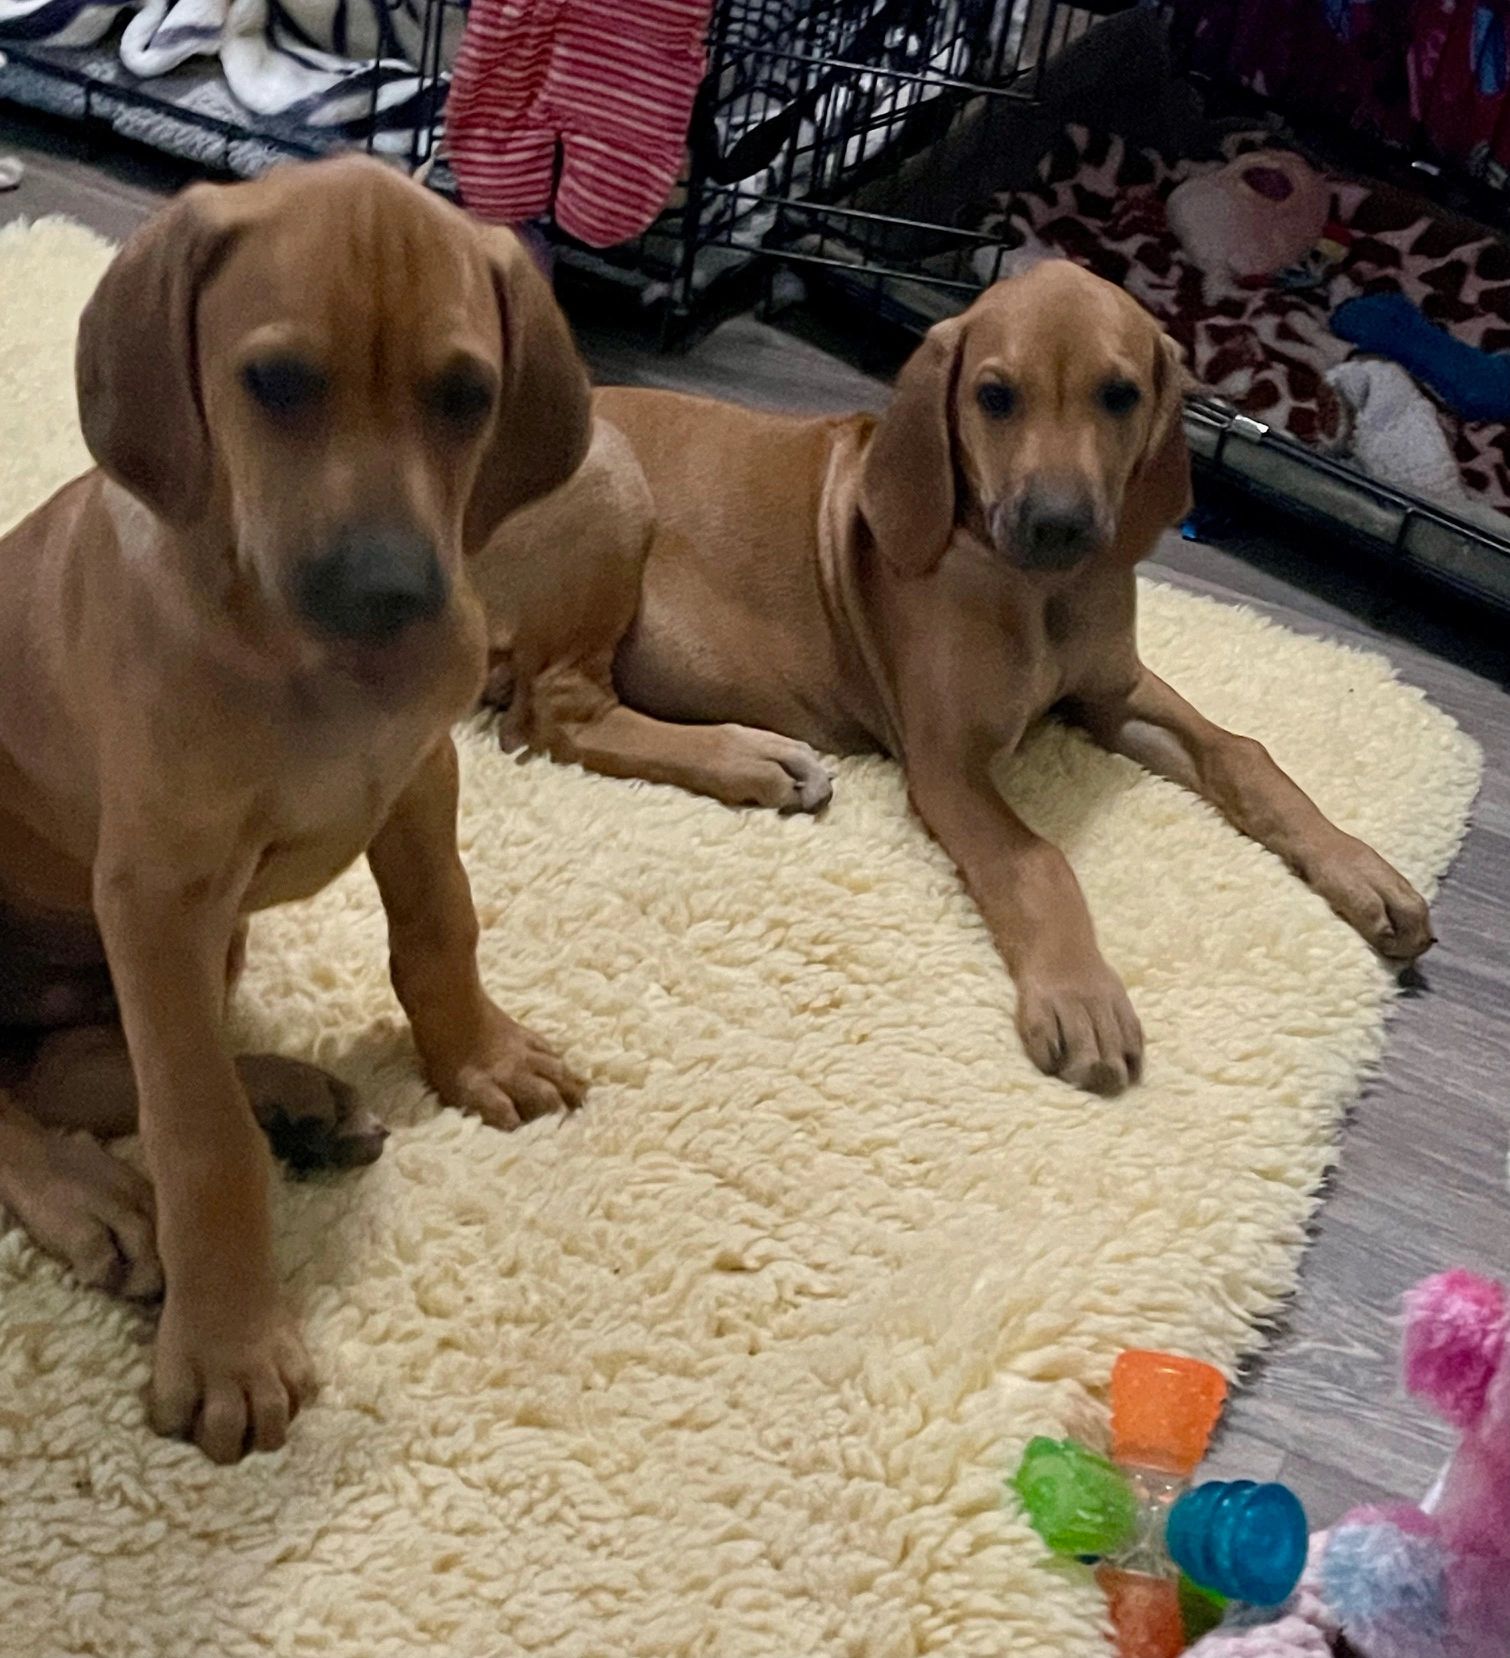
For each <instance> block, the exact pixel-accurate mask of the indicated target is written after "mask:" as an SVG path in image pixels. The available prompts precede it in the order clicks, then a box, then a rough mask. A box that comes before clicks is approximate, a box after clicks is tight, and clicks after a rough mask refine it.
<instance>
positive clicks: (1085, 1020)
mask: <svg viewBox="0 0 1510 1658" xmlns="http://www.w3.org/2000/svg"><path fill="white" fill-rule="evenodd" d="M1017 1029H1018V1031H1019V1032H1020V1033H1021V1036H1022V1043H1023V1046H1024V1047H1025V1048H1026V1049H1027V1051H1028V1057H1029V1058H1030V1059H1031V1060H1032V1061H1033V1063H1034V1064H1035V1065H1036V1066H1037V1067H1038V1069H1039V1070H1040V1071H1044V1072H1046V1073H1047V1074H1048V1075H1049V1076H1053V1077H1062V1078H1063V1079H1064V1081H1066V1082H1067V1083H1069V1084H1070V1085H1071V1086H1072V1087H1075V1088H1084V1089H1085V1090H1087V1092H1089V1093H1092V1094H1120V1093H1121V1092H1122V1090H1123V1089H1124V1088H1126V1087H1127V1085H1128V1084H1129V1083H1130V1082H1136V1081H1137V1080H1138V1074H1139V1072H1140V1071H1141V1069H1142V1064H1143V1027H1142V1025H1140V1024H1139V1022H1138V1016H1137V1014H1136V1013H1134V1012H1133V1005H1132V1003H1131V1002H1130V1001H1129V1000H1128V996H1127V991H1126V990H1125V989H1124V988H1123V985H1122V981H1121V980H1120V979H1119V978H1118V977H1117V975H1116V974H1115V973H1114V972H1113V971H1112V970H1111V968H1110V967H1108V966H1107V965H1106V963H1105V962H1104V961H1102V960H1100V959H1099V958H1097V959H1095V960H1093V961H1090V962H1087V963H1084V964H1079V965H1076V966H1075V967H1073V968H1065V967H1063V966H1059V967H1057V968H1047V969H1043V970H1039V971H1035V970H1034V969H1033V968H1032V967H1026V968H1024V969H1023V970H1022V971H1020V972H1019V974H1018V977H1017Z"/></svg>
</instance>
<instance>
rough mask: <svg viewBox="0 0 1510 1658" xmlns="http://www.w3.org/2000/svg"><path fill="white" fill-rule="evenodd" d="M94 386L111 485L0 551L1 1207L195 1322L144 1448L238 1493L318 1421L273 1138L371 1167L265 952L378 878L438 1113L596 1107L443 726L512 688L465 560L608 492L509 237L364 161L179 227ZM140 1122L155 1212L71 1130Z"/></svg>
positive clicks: (159, 234) (121, 280)
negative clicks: (5, 1059) (483, 849)
mask: <svg viewBox="0 0 1510 1658" xmlns="http://www.w3.org/2000/svg"><path fill="white" fill-rule="evenodd" d="M78 389H79V406H80V413H81V416H82V421H83V428H84V435H85V438H86V440H87V442H88V444H89V448H90V451H91V452H92V454H93V455H94V457H95V458H96V460H97V461H98V462H99V469H98V470H96V471H92V472H89V473H88V474H86V475H85V476H84V477H82V478H80V479H78V480H76V481H75V482H74V483H71V484H69V485H67V486H66V487H65V488H64V489H62V490H60V491H59V492H58V493H57V494H56V495H55V496H54V497H53V498H52V499H51V500H50V501H49V502H47V504H46V505H45V506H43V507H42V508H40V509H39V510H38V511H37V512H35V513H34V514H33V515H32V516H31V517H30V518H28V519H27V520H25V522H23V523H22V524H21V525H20V526H19V527H18V528H17V529H15V530H13V531H12V532H11V533H10V534H9V535H8V536H6V537H5V538H4V540H3V541H0V1027H3V1028H4V1030H5V1031H6V1032H7V1033H8V1036H9V1038H10V1040H9V1041H8V1042H7V1044H6V1046H7V1047H8V1048H9V1049H10V1050H11V1059H12V1073H13V1074H12V1075H11V1078H10V1084H11V1085H10V1088H9V1091H8V1092H0V1201H3V1203H4V1205H5V1207H6V1208H8V1209H9V1210H10V1211H11V1212H12V1213H13V1214H14V1215H15V1216H17V1217H18V1218H19V1219H20V1221H21V1223H22V1225H23V1226H25V1227H26V1229H27V1230H28V1231H29V1232H30V1234H31V1235H32V1237H33V1238H34V1239H35V1240H36V1242H37V1243H38V1244H40V1245H41V1246H42V1247H43V1248H44V1249H48V1250H51V1251H52V1252H53V1253H54V1254H56V1255H58V1256H60V1257H61V1258H62V1259H63V1260H65V1261H67V1262H70V1263H71V1264H72V1265H73V1267H74V1268H75V1270H76V1271H77V1272H78V1273H79V1275H80V1276H81V1277H83V1278H85V1279H86V1280H89V1281H93V1282H97V1283H103V1284H106V1285H109V1286H111V1287H115V1288H118V1289H121V1290H123V1291H125V1292H126V1293H129V1294H134V1295H141V1296H151V1295H152V1294H154V1293H155V1292H156V1291H158V1290H159V1289H160V1288H162V1287H163V1286H165V1289H166V1300H165V1303H164V1306H163V1312H162V1321H161V1325H160V1327H159V1331H158V1336H157V1347H156V1354H155V1359H154V1365H153V1375H152V1395H151V1419H152V1421H153V1424H154V1425H155V1426H156V1427H157V1429H158V1430H159V1431H161V1432H164V1433H171V1434H180V1433H187V1434H191V1435H192V1437H193V1438H194V1439H195V1440H196V1441H197V1443H198V1444H199V1445H200V1446H201V1447H202V1448H203V1449H204V1450H205V1451H206V1452H207V1453H208V1454H209V1455H210V1456H212V1457H214V1458H215V1459H216V1460H218V1461H229V1460H231V1459H234V1458H236V1457H238V1456H240V1455H241V1454H242V1453H243V1452H244V1451H245V1450H247V1449H249V1448H253V1447H255V1448H257V1449H268V1448H271V1447H274V1446H277V1445H279V1444H281V1443H282V1441H283V1438H284V1435H285V1433H286V1431H287V1428H288V1424H289V1421H290V1419H291V1418H292V1417H293V1415H294V1414H295V1412H296V1411H297V1410H298V1408H299V1406H300V1403H301V1402H302V1401H303V1400H304V1399H306V1398H307V1397H308V1395H309V1392H310V1387H311V1375H310V1367H309V1362H308V1360H307V1358H306V1356H305V1352H304V1349H303V1346H302V1345H301V1343H300V1339H299V1336H298V1333H297V1331H296V1329H295V1327H294V1325H293V1324H292V1322H291V1321H290V1319H289V1317H288V1315H287V1313H286V1312H285V1310H284V1309H283V1307H282V1306H281V1305H280V1297H279V1293H278V1286H277V1281H276V1277H275V1274H274V1270H273V1260H272V1250H271V1240H270V1238H269V1215H268V1179H269V1159H268V1155H267V1148H266V1145H265V1143H264V1140H263V1136H262V1134H261V1133H260V1132H259V1129H258V1127H257V1123H256V1122H255V1121H254V1112H253V1108H255V1110H256V1112H257V1113H258V1114H259V1115H261V1116H264V1117H277V1116H279V1115H280V1114H282V1115H284V1116H287V1115H290V1114H291V1115H293V1116H294V1117H301V1116H310V1115H313V1116H314V1117H316V1118H318V1117H319V1116H320V1115H321V1113H324V1114H325V1116H326V1117H327V1118H330V1117H334V1118H336V1119H338V1120H337V1121H335V1122H334V1124H333V1125H332V1124H331V1123H330V1122H328V1121H327V1122H326V1123H325V1125H324V1129H325V1130H328V1131H329V1138H330V1141H331V1144H332V1146H333V1148H334V1154H335V1155H336V1156H337V1157H338V1158H340V1157H341V1156H343V1155H346V1156H347V1157H348V1158H349V1157H350V1156H352V1155H355V1156H362V1155H370V1154H371V1153H372V1152H373V1151H375V1144H374V1143H373V1141H372V1139H371V1137H370V1135H366V1134H365V1131H364V1130H363V1129H362V1128H361V1127H360V1125H353V1123H352V1122H350V1121H341V1120H339V1119H341V1118H342V1117H343V1115H344V1113H345V1111H346V1101H345V1099H344V1096H343V1093H342V1091H341V1090H340V1088H339V1086H338V1085H335V1084H331V1083H328V1082H327V1079H325V1078H324V1077H323V1076H322V1075H321V1073H318V1072H314V1071H311V1070H310V1069H309V1068H307V1067H298V1066H294V1065H293V1064H292V1063H291V1062H289V1061H286V1060H277V1059H270V1058H268V1057H266V1056H264V1057H262V1058H259V1059H252V1060H248V1061H243V1062H241V1066H240V1071H239V1077H238V1068H237V1066H236V1065H235V1064H233V1062H232V1059H231V1058H230V1056H229V1055H228V1054H227V1052H226V1050H225V1046H224V1042H223V1038H222V1034H221V1022H222V1011H223V1003H224V998H225V992H226V984H227V976H228V973H233V972H234V969H235V966H236V964H237V962H238V960H239V952H240V943H239V940H240V929H241V921H242V917H244V916H245V915H246V914H248V913H249V912H250V911H253V910H257V909H261V908H263V907H265V906H267V905H270V904H278V903H283V902H285V901H287V900H290V899H296V898H303V897H306V896H308V895H309V894H311V893H314V892H316V891H318V890H319V888H321V887H322V886H324V885H325V883H326V882H328V881H329V880H330V879H331V878H332V877H333V876H334V875H336V874H337V873H338V872H339V871H340V870H341V869H343V868H344V867H345V866H346V865H347V864H349V863H350V862H351V861H352V860H353V859H354V858H356V857H358V856H359V855H360V854H362V853H363V852H365V853H366V854H367V857H368V860H369V862H370V864H371V867H372V870H373V873H374V875H375V876H376V878H377V883H378V886H379V888H380V890H381V893H382V898H383V903H384V906H385V908H386V910H387V915H388V925H389V939H390V946H391V952H392V973H393V982H394V986H395V988H396V990H397V992H398V996H399V999H400V1001H401V1002H402V1003H403V1006H404V1008H405V1010H406V1011H407V1013H408V1015H409V1019H410V1022H411V1024H412V1027H413V1031H414V1037H415V1041H416V1043H417V1045H418V1048H419V1052H420V1056H421V1059H422V1061H423V1064H424V1069H425V1073H426V1075H427V1077H428V1079H429V1080H430V1082H431V1083H432V1085H433V1086H434V1087H435V1089H436V1090H437V1092H438V1093H439V1094H440V1096H441V1098H442V1099H443V1100H444V1101H446V1103H448V1104H451V1105H455V1106H458V1107H461V1108H463V1109H466V1110H471V1111H475V1112H477V1113H479V1114H480V1115H481V1116H483V1117H484V1118H485V1119H486V1120H487V1121H489V1122H491V1123H494V1124H497V1125H499V1126H501V1127H507V1126H510V1125H512V1124H514V1123H516V1122H517V1121H518V1120H519V1119H520V1117H527V1116H533V1115H535V1114H537V1113H539V1112H543V1111H549V1110H555V1109H559V1108H561V1107H562V1106H563V1105H565V1104H570V1103H572V1102H574V1101H575V1100H576V1099H577V1097H578V1093H579V1085H578V1084H577V1083H576V1082H575V1081H574V1080H573V1078H572V1077H571V1075H570V1073H569V1072H568V1071H567V1070H566V1068H565V1067H564V1066H563V1065H562V1064H561V1062H560V1061H559V1060H557V1059H556V1058H555V1057H554V1056H553V1055H552V1054H551V1053H550V1052H549V1051H548V1050H547V1049H546V1048H545V1047H544V1046H543V1044H541V1043H540V1042H539V1041H538V1040H537V1039H536V1038H535V1037H533V1036H531V1035H530V1034H529V1032H527V1031H525V1030H524V1029H522V1028H521V1027H520V1026H519V1025H517V1024H515V1023H514V1022H513V1021H512V1020H511V1019H509V1018H507V1017H506V1016H505V1015H504V1014H503V1013H501V1012H500V1011H499V1010H498V1009H497V1008H496V1007H495V1006H494V1005H493V1003H492V1002H491V1001H490V1000H489V999H488V997H487V995H486V993H485V992H484V990H483V987H482V984H481V982H480V981H479V978H478V972H477V963H476V949H475V947H476V941H477V922H476V919H475V917H474V915H473V910H472V901H471V895H470V892H469V889H468V886H467V878H466V875H465V873H464V871H463V869H462V866H461V862H460V860H459V858H458V856H457V850H456V835H455V826H456V795H457V768H456V755H455V751H454V749H453V747H452V743H451V739H450V736H449V729H450V726H451V724H452V722H453V721H454V720H455V719H456V718H457V716H458V715H460V714H462V713H464V712H465V711H466V710H467V709H468V708H469V707H471V706H473V705H474V704H475V703H476V700H477V696H478V691H479V688H480V686H481V683H482V678H483V672H484V666H485V660H486V652H485V633H484V625H483V615H482V610H481V607H480V606H479V604H478V602H477V599H476V596H475V595H474V594H473V592H472V590H471V588H470V586H469V584H468V581H467V578H466V575H465V573H464V570H463V558H464V555H465V554H466V553H467V552H469V551H471V550H473V549H475V548H477V547H479V546H480V545H481V544H482V543H483V542H484V541H485V540H486V539H487V538H488V536H489V535H490V534H491V533H492V531H493V530H494V528H495V526H496V525H497V524H498V522H499V521H500V519H501V518H502V517H503V516H504V515H505V514H506V513H508V512H510V511H511V510H513V509H514V508H515V507H517V506H519V505H520V504H521V503H523V502H526V501H530V500H532V499H534V498H535V497H536V496H539V495H541V494H543V493H545V492H546V491H548V490H550V489H552V488H554V487H555V486H556V485H557V484H559V483H560V482H561V480H562V479H563V478H565V477H566V476H567V475H568V474H570V473H571V471H572V470H573V469H574V468H575V467H576V466H577V464H578V462H579V461H580V459H581V457H582V454H583V451H584V449H585V446H586V442H587V434H588V426H589V418H588V403H587V385H586V379H585V377H584V375H583V372H582V369H581V365H580V363H579V361H578V358H577V356H576V353H575V351H574V349H573V347H572V344H571V340H570V336H569V334H568V332H567V329H566V327H565V324H564V322H563V321H562V319H561V316H560V313H559V312H558V311H557V310H556V307H555V303H554V301H553V300H552V298H551V296H550V293H549V290H548V288H547V287H546V285H545V283H544V282H543V281H542V280H541V279H540V277H539V276H538V275H537V274H536V273H535V271H534V269H533V268H532V266H531V264H530V261H529V259H528V257H527V256H526V255H525V254H524V253H523V251H522V250H521V249H520V248H519V246H518V244H517V243H516V242H515V241H514V240H513V238H512V237H510V236H508V235H506V234H503V233H497V234H491V235H488V234H484V233H482V232H480V231H478V230H477V229H475V228H474V227H473V226H472V225H471V224H470V223H469V221H467V220H466V219H465V218H464V217H463V216H462V215H461V214H460V213H458V212H457V211H455V210H454V209H453V208H451V207H449V206H447V205H445V204H444V203H442V202H441V201H440V200H438V199H437V198H436V197H434V196H431V195H428V194H427V193H426V192H424V191H423V190H421V189H420V188H419V187H418V186H415V185H412V184H410V183H408V182H407V181H405V180H402V179H400V178H399V177H397V176H396V175H395V174H393V173H392V172H390V171H389V170H388V169H386V168H384V167H382V166H380V165H378V164H377V163H375V162H369V161H361V160H345V161H337V162H328V163H321V164H318V165H314V166H309V167H300V168H290V169H285V170H280V171H277V172H275V173H274V174H272V175H270V176H269V177H268V178H267V179H265V180H263V181H261V182H259V183H255V184H246V185H234V186H229V187H220V188H216V187H212V186H200V187H196V188H194V189H191V190H189V191H187V192H185V193H184V194H183V195H181V196H180V197H178V198H177V199H176V200H175V201H174V202H173V203H172V204H171V205H170V206H169V207H168V208H167V209H166V210H165V211H164V212H163V213H161V214H160V215H159V216H158V217H157V218H156V219H154V220H153V221H152V222H151V223H150V224H149V225H148V226H147V227H146V228H145V229H144V230H142V231H141V232H140V233H139V234H138V235H137V236H136V237H135V238H134V239H133V240H132V241H131V242H129V243H128V244H127V246H126V247H125V248H124V249H123V250H122V252H121V253H120V254H119V255H118V256H117V258H116V259H115V261H114V263H113V264H112V265H111V266H110V268H109V270H108V271H107V273H106V275H105V277H104V280H103V281H102V282H101V284H100V286H99V289H98V291H97V292H96V294H95V296H94V298H93V299H92V300H91V302H90V304H89V306H88V309H87V310H86V312H85V314H84V318H83V322H82V325H81V328H80V334H79V347H78ZM117 1005H118V1009H119V1023H118V1024H117V1023H115V1017H116V1015H115V1008H116V1006H117ZM70 1027H75V1028H72V1029H70ZM77 1027H83V1029H82V1034H81V1031H80V1029H78V1028H77ZM122 1029H123V1030H124V1042H122V1040H121V1034H120V1033H121V1031H122ZM18 1033H25V1037H26V1041H25V1044H24V1045H25V1047H26V1049H27V1052H26V1053H25V1054H23V1055H22V1056H21V1060H22V1063H21V1066H20V1074H19V1075H17V1074H15V1072H16V1069H17V1067H16V1064H15V1061H16V1057H17V1056H16V1053H15V1051H14V1050H15V1049H16V1047H17V1040H16V1039H17V1037H18ZM128 1048H129V1063H128V1057H127V1049H128ZM133 1079H134V1080H133ZM249 1095H250V1096H251V1099H250V1101H249ZM138 1102H139V1105H138ZM138 1109H139V1113H140V1127H141V1133H142V1140H143V1146H144V1149H145V1153H146V1158H147V1165H148V1169H149V1171H150V1174H151V1187H150V1189H149V1188H148V1187H147V1185H146V1184H145V1183H144V1182H142V1181H140V1180H139V1179H138V1178H136V1177H135V1176H134V1174H133V1173H132V1171H131V1170H129V1169H128V1168H126V1167H125V1166H124V1165H123V1164H121V1163H120V1162H118V1161H117V1160H116V1159H114V1158H112V1157H111V1156H109V1154H108V1153H106V1152H105V1151H104V1150H103V1149H102V1148H101V1147H100V1146H99V1144H98V1143H97V1142H96V1141H95V1140H93V1139H86V1138H80V1137H78V1136H73V1137H67V1136H65V1134H64V1133H62V1132H60V1130H63V1129H67V1128H74V1127H80V1126H84V1127H89V1128H92V1129H93V1130H95V1131H96V1132H98V1133H103V1134H112V1133H123V1132H127V1131H129V1130H130V1129H131V1128H132V1127H133V1126H134V1125H135V1123H136V1121H137V1116H138ZM293 1126H294V1130H295V1134H296V1137H297V1134H298V1132H299V1130H300V1128H301V1126H302V1127H304V1128H307V1127H309V1124H307V1123H305V1124H303V1125H300V1124H298V1123H295V1124H294V1125H293ZM314 1130H315V1132H316V1134H317V1135H318V1134H319V1133H320V1132H322V1128H321V1125H320V1124H319V1123H318V1122H317V1123H316V1124H315V1125H314ZM352 1136H355V1137H356V1139H357V1142H358V1143H357V1146H356V1149H355V1152H353V1150H352V1145H351V1139H352ZM154 1199H155V1244H154V1226H153V1208H154ZM159 1260H160V1262H161V1266H160V1267H159Z"/></svg>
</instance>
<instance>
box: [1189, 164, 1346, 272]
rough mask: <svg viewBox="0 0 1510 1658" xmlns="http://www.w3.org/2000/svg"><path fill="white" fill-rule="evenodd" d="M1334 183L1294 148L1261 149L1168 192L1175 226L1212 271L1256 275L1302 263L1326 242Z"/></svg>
mask: <svg viewBox="0 0 1510 1658" xmlns="http://www.w3.org/2000/svg"><path fill="white" fill-rule="evenodd" d="M1331 200H1332V196H1331V188H1330V186H1329V185H1328V184H1327V181H1326V180H1325V179H1324V178H1322V177H1321V175H1320V174H1319V173H1317V172H1316V171H1315V170H1314V169H1313V168H1312V167H1311V166H1310V165H1309V164H1308V163H1307V162H1306V161H1305V160H1304V159H1303V158H1302V157H1300V156H1298V155H1296V154H1295V153H1294V151H1292V150H1255V151H1253V152H1252V153H1251V154H1248V155H1240V156H1239V157H1238V158H1237V160H1236V161H1233V162H1229V163H1228V165H1227V166H1225V167H1219V168H1218V169H1217V170H1216V171H1215V172H1212V173H1202V174H1200V175H1199V176H1197V177H1196V178H1191V179H1187V180H1186V181H1185V182H1184V183H1183V184H1182V185H1181V186H1180V187H1179V189H1177V190H1176V191H1175V192H1174V194H1173V195H1171V196H1170V198H1169V203H1168V207H1167V209H1166V211H1167V212H1168V215H1169V228H1170V229H1171V230H1172V231H1173V232H1174V233H1175V235H1176V236H1178V237H1179V239H1180V243H1181V245H1182V246H1183V247H1184V249H1185V252H1186V253H1187V254H1189V256H1190V258H1191V260H1192V261H1193V263H1194V264H1196V265H1197V266H1198V267H1199V268H1200V270H1201V271H1202V272H1203V273H1204V274H1205V275H1206V276H1207V277H1213V278H1217V279H1223V278H1225V279H1227V280H1229V281H1230V280H1235V281H1238V282H1253V281H1256V280H1259V279H1261V278H1265V277H1270V276H1273V275H1274V274H1275V273H1276V272H1278V271H1282V270H1284V269H1286V268H1287V267H1288V266H1291V265H1294V264H1296V263H1297V262H1298V261H1299V260H1301V259H1303V258H1305V256H1306V255H1307V254H1308V253H1309V252H1310V251H1311V250H1312V248H1314V247H1315V245H1316V244H1317V242H1319V241H1320V239H1321V235H1322V232H1323V231H1324V230H1325V229H1326V224H1327V214H1328V212H1329V211H1330V208H1331Z"/></svg>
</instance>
